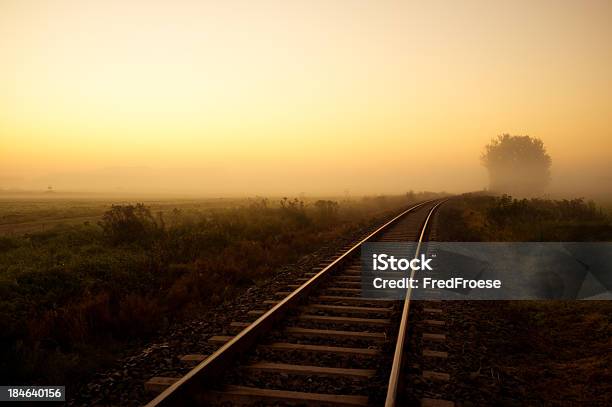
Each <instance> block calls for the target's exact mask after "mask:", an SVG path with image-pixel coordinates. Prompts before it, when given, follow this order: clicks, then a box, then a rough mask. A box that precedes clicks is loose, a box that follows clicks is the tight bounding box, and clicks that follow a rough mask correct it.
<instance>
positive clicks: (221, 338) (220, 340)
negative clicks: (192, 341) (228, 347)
mask: <svg viewBox="0 0 612 407" xmlns="http://www.w3.org/2000/svg"><path fill="white" fill-rule="evenodd" d="M232 338H233V336H225V335H215V336H211V337H210V338H208V342H209V343H211V344H213V345H225V343H226V342H227V341H229V340H231V339H232Z"/></svg>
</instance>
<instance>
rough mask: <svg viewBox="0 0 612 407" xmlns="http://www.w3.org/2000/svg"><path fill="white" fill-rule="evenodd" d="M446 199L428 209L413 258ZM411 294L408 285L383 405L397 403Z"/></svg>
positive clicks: (411, 274)
mask: <svg viewBox="0 0 612 407" xmlns="http://www.w3.org/2000/svg"><path fill="white" fill-rule="evenodd" d="M446 201H448V199H445V200H443V201H440V202H438V203H437V204H435V205H434V206H433V207H432V208H431V209H430V210H429V213H428V214H427V218H425V222H424V223H423V226H422V228H421V234H420V236H419V240H418V243H417V247H416V250H415V253H414V258H417V257H418V255H419V254H420V252H421V245H422V243H423V240H424V238H425V232H426V231H427V228H428V226H429V220H430V219H431V217H432V215H433V214H434V212H435V211H436V209H438V207H439V206H440V205H442V204H443V203H444V202H446ZM414 277H415V271H414V270H412V272H411V273H410V278H411V279H413V278H414ZM411 295H412V287H408V288H407V289H406V298H405V299H404V307H403V309H402V319H401V321H400V327H399V331H398V334H397V342H396V343H395V352H394V354H393V364H392V365H391V373H390V375H389V385H388V386H387V397H386V399H385V407H395V406H396V403H397V391H398V388H399V384H400V381H401V375H402V362H403V359H404V345H405V343H406V336H407V334H408V315H409V313H410V297H411Z"/></svg>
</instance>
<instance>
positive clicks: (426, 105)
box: [0, 0, 612, 195]
mask: <svg viewBox="0 0 612 407" xmlns="http://www.w3.org/2000/svg"><path fill="white" fill-rule="evenodd" d="M611 21H612V3H611V2H610V1H578V0H576V1H560V0H559V1H512V2H502V1H462V2H456V1H446V2H436V1H431V2H408V1H383V0H378V1H358V0H351V1H349V0H327V1H318V0H309V1H282V0H278V1H246V0H245V1H233V0H226V1H196V0H193V1H187V0H183V1H181V0H174V1H153V0H148V1H114V0H112V1H111V0H106V1H88V0H78V1H77V0H75V1H60V0H58V1H43V0H38V1H36V0H32V1H29V0H23V1H21V0H3V1H2V2H0V188H12V187H20V188H41V187H45V186H46V185H48V184H51V185H54V186H55V187H56V188H58V189H63V190H67V189H73V190H74V189H80V190H92V191H94V190H120V191H145V190H147V191H156V192H165V191H170V192H189V193H201V194H206V195H245V194H246V195H254V194H267V193H279V194H295V193H299V192H305V193H310V194H321V193H323V194H328V193H339V194H342V193H343V191H345V190H349V191H350V192H351V193H355V194H359V193H386V192H393V191H396V192H402V191H406V190H408V189H429V190H440V189H445V190H449V191H456V192H459V191H464V190H473V189H478V188H481V187H483V186H484V185H485V184H486V174H485V172H484V169H483V168H482V167H481V166H480V164H479V160H478V157H479V154H480V151H481V150H482V147H483V146H484V144H486V143H487V141H488V140H489V139H490V138H491V137H493V136H495V135H497V134H500V133H502V132H509V133H515V134H529V135H532V136H537V137H540V138H542V139H543V140H544V142H545V144H546V146H547V148H548V150H549V152H550V154H551V156H552V158H553V181H554V182H553V185H552V187H551V188H552V190H560V189H562V188H569V187H571V188H573V187H574V186H576V187H584V186H585V185H587V184H588V185H591V184H592V185H593V186H598V185H602V184H603V185H606V180H607V181H608V182H607V185H612V170H610V169H609V162H610V159H612V129H611V124H612V120H611V119H610V118H612V41H611V38H612V24H610V22H611ZM585 179H586V180H588V182H587V183H585V182H584V180H585ZM608 188H610V187H608ZM611 192H612V191H611Z"/></svg>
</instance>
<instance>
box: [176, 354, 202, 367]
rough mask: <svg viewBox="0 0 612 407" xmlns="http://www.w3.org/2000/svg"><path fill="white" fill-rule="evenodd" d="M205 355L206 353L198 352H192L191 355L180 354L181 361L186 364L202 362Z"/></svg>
mask: <svg viewBox="0 0 612 407" xmlns="http://www.w3.org/2000/svg"><path fill="white" fill-rule="evenodd" d="M207 357H208V355H202V354H199V353H197V354H193V355H183V356H181V362H183V363H185V364H187V365H191V364H198V363H200V362H202V361H203V360H204V359H206V358H207Z"/></svg>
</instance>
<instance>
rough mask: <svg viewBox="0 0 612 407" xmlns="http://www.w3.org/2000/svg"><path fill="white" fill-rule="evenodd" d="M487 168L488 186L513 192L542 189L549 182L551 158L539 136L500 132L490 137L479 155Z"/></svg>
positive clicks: (521, 193) (531, 192) (531, 193)
mask: <svg viewBox="0 0 612 407" xmlns="http://www.w3.org/2000/svg"><path fill="white" fill-rule="evenodd" d="M481 160H482V164H483V165H484V166H485V167H486V168H487V171H488V172H489V189H490V190H491V191H494V192H503V193H507V194H511V195H515V196H534V195H539V194H541V193H542V192H544V189H545V188H546V186H547V185H548V183H549V182H550V166H551V162H552V160H551V158H550V156H549V155H548V154H547V153H546V148H545V147H544V143H543V142H542V140H540V139H538V138H536V137H529V136H511V135H509V134H503V135H501V136H498V137H497V138H494V139H492V140H491V143H489V144H488V145H487V146H486V147H485V151H484V152H483V154H482V156H481Z"/></svg>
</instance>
